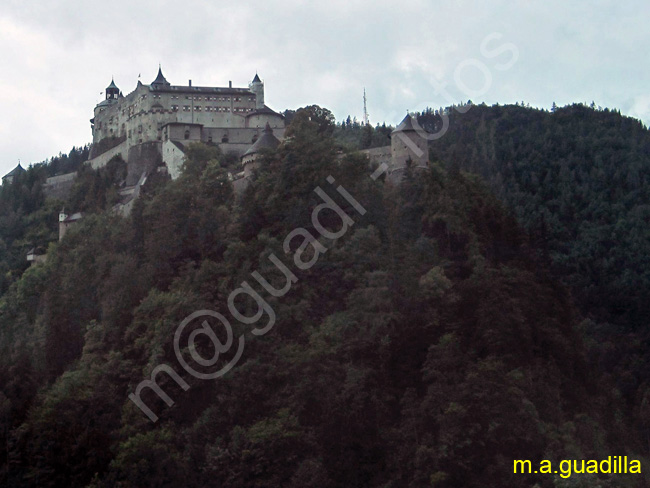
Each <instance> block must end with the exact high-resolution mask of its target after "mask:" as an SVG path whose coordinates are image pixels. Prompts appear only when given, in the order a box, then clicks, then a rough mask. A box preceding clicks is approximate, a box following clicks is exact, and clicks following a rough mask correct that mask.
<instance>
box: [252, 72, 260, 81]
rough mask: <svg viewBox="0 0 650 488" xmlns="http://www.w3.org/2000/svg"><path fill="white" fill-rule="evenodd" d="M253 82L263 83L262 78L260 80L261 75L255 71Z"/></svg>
mask: <svg viewBox="0 0 650 488" xmlns="http://www.w3.org/2000/svg"><path fill="white" fill-rule="evenodd" d="M253 83H262V80H260V77H259V76H257V73H255V78H253Z"/></svg>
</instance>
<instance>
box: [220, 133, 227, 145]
mask: <svg viewBox="0 0 650 488" xmlns="http://www.w3.org/2000/svg"><path fill="white" fill-rule="evenodd" d="M221 142H224V143H225V142H228V134H224V135H223V137H222V138H221Z"/></svg>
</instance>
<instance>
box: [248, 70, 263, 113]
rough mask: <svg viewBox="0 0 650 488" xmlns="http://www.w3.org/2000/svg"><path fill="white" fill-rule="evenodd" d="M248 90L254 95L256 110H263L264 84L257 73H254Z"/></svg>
mask: <svg viewBox="0 0 650 488" xmlns="http://www.w3.org/2000/svg"><path fill="white" fill-rule="evenodd" d="M248 88H249V90H250V91H251V92H253V93H254V94H255V108H256V109H257V110H259V109H261V108H264V83H263V82H262V80H260V77H259V76H258V74H257V73H255V78H253V81H251V83H250V85H248Z"/></svg>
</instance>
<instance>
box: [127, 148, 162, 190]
mask: <svg viewBox="0 0 650 488" xmlns="http://www.w3.org/2000/svg"><path fill="white" fill-rule="evenodd" d="M161 154H162V142H145V143H144V144H138V145H137V146H133V147H132V148H130V149H129V156H128V159H127V163H128V173H127V176H126V186H133V185H136V184H137V183H138V181H139V180H140V177H141V176H142V173H146V174H150V173H152V172H153V171H154V170H155V169H156V167H158V166H159V165H160V164H162V156H161Z"/></svg>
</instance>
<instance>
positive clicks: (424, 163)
mask: <svg viewBox="0 0 650 488" xmlns="http://www.w3.org/2000/svg"><path fill="white" fill-rule="evenodd" d="M414 124H417V122H415V121H414V120H413V118H412V117H411V115H410V114H407V115H406V117H404V120H402V122H401V123H400V124H399V125H398V126H397V128H396V129H395V130H394V131H393V132H392V133H391V135H390V146H391V169H390V173H391V175H392V174H393V173H395V175H394V176H391V180H393V181H401V177H402V175H403V173H404V170H405V168H406V167H407V166H408V165H411V166H412V167H413V168H427V167H428V166H429V145H428V142H429V141H428V139H427V138H426V137H425V136H426V134H424V133H423V132H424V130H423V129H421V128H419V130H418V129H416V128H415V127H414Z"/></svg>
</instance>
